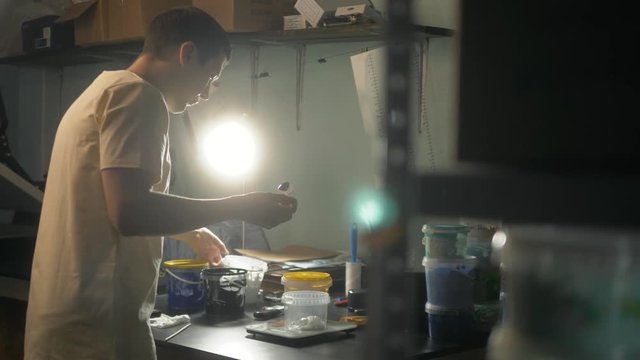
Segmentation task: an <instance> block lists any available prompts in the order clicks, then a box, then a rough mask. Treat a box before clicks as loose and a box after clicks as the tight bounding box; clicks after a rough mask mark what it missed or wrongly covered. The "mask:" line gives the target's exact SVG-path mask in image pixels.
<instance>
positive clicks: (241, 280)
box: [200, 268, 247, 320]
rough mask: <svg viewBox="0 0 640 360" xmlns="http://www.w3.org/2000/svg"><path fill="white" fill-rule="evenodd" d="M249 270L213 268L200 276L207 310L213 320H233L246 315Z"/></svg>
mask: <svg viewBox="0 0 640 360" xmlns="http://www.w3.org/2000/svg"><path fill="white" fill-rule="evenodd" d="M246 274H247V270H244V269H235V268H212V269H204V270H202V272H201V274H200V276H201V277H202V281H203V283H204V290H205V311H206V313H207V315H208V317H209V318H211V319H213V320H232V319H237V318H241V317H243V316H244V299H245V291H246V287H247V278H246Z"/></svg>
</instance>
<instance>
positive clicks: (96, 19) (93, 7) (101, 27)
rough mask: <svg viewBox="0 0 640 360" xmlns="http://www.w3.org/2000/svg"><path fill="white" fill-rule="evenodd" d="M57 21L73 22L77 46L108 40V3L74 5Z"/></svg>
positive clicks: (96, 1) (96, 0)
mask: <svg viewBox="0 0 640 360" xmlns="http://www.w3.org/2000/svg"><path fill="white" fill-rule="evenodd" d="M56 21H58V22H65V21H73V27H74V38H75V44H76V45H86V44H92V43H99V42H104V41H107V40H108V34H107V2H106V1H98V0H92V1H85V2H82V3H77V4H73V5H72V6H71V7H69V8H68V9H67V10H66V11H65V13H64V14H62V16H60V17H59V18H58V19H57V20H56Z"/></svg>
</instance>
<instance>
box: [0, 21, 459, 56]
mask: <svg viewBox="0 0 640 360" xmlns="http://www.w3.org/2000/svg"><path fill="white" fill-rule="evenodd" d="M411 30H412V31H413V32H414V34H416V36H420V37H426V38H430V37H445V36H451V35H453V30H451V29H445V28H440V27H432V26H417V25H411ZM228 34H229V37H230V39H231V42H232V44H233V45H236V46H264V45H275V46H299V45H309V44H327V43H337V42H363V41H381V40H384V38H385V36H386V29H385V27H384V26H381V25H379V24H359V25H345V26H336V27H327V28H315V29H305V30H287V31H265V32H230V33H228ZM142 44H143V40H142V39H132V40H129V41H124V42H117V43H105V44H96V45H91V46H85V47H74V48H71V49H62V50H44V51H40V52H35V53H32V54H26V55H21V56H15V57H9V58H3V59H0V65H16V66H34V67H43V66H44V67H65V66H75V65H82V64H95V63H101V62H107V61H117V60H123V61H131V60H133V59H134V58H135V57H136V56H137V55H138V54H139V53H140V50H142Z"/></svg>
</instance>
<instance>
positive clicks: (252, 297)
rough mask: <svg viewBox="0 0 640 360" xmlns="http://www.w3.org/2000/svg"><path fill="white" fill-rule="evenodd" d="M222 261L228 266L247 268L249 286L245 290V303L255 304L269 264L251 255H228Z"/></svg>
mask: <svg viewBox="0 0 640 360" xmlns="http://www.w3.org/2000/svg"><path fill="white" fill-rule="evenodd" d="M222 263H223V264H224V266H225V267H228V268H237V269H245V270H247V288H246V292H245V303H246V304H255V303H257V302H258V292H259V290H260V286H261V285H262V279H263V278H264V273H265V272H266V271H267V269H268V264H267V263H266V262H264V261H262V260H258V259H255V258H252V257H249V256H239V255H227V256H225V257H224V258H223V259H222Z"/></svg>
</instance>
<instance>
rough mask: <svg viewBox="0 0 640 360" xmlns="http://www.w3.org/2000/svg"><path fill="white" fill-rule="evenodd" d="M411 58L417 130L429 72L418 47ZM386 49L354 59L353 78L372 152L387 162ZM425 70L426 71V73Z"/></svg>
mask: <svg viewBox="0 0 640 360" xmlns="http://www.w3.org/2000/svg"><path fill="white" fill-rule="evenodd" d="M413 50H414V51H413V52H412V56H411V76H410V77H409V79H411V84H410V85H411V88H410V94H412V95H413V96H412V97H411V98H410V104H409V106H410V113H409V119H408V121H410V123H409V124H408V126H409V127H410V128H411V127H413V126H414V124H415V127H417V123H416V121H417V119H420V121H423V119H424V117H426V109H425V102H424V101H422V99H421V95H422V92H421V91H419V89H421V88H422V85H423V78H424V74H425V73H426V69H423V68H422V63H421V61H420V60H421V57H420V52H419V50H418V48H417V47H416V48H413ZM386 52H387V48H386V47H384V46H383V47H379V48H377V49H373V50H369V51H366V52H363V53H361V54H357V55H353V56H351V67H352V70H353V78H354V81H355V85H356V91H357V93H358V101H359V103H360V111H361V113H362V122H363V124H364V128H365V131H366V132H367V134H368V135H369V137H370V139H371V141H372V153H373V156H374V157H375V158H376V160H380V161H381V162H382V163H381V164H380V165H381V166H382V165H383V163H384V159H385V157H386V132H387V129H386V126H387V121H386V118H387V113H386V106H387V103H386V102H387V100H386V89H387V87H386V72H387V62H386ZM423 70H424V71H423ZM408 151H409V153H408V154H407V155H408V156H409V159H412V158H413V156H414V154H413V151H414V150H413V144H409V146H408Z"/></svg>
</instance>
